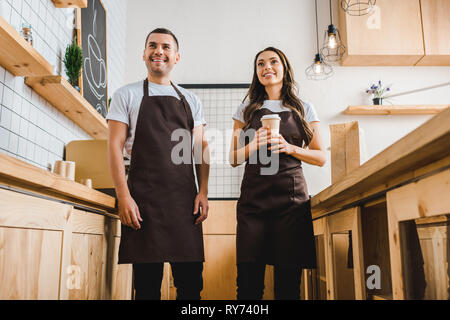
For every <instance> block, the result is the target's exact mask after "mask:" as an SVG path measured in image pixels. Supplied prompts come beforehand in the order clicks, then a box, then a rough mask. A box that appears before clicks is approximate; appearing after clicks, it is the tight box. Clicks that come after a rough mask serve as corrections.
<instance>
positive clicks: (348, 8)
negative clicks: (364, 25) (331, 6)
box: [341, 0, 377, 16]
mask: <svg viewBox="0 0 450 320" xmlns="http://www.w3.org/2000/svg"><path fill="white" fill-rule="evenodd" d="M376 2H377V0H341V7H342V9H344V11H345V12H347V14H348V15H351V16H364V15H366V14H369V13H370V12H372V9H373V6H374V5H375V3H376Z"/></svg>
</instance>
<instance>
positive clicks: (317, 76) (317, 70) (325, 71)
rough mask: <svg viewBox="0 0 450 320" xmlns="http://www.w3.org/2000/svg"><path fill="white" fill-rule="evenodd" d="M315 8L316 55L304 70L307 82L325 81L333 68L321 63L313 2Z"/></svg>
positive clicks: (317, 23) (317, 27)
mask: <svg viewBox="0 0 450 320" xmlns="http://www.w3.org/2000/svg"><path fill="white" fill-rule="evenodd" d="M315 8H316V40H317V51H318V52H317V54H316V57H315V58H314V63H313V64H312V65H310V66H309V67H308V68H306V70H305V73H306V77H307V78H308V80H326V79H328V78H329V77H331V76H332V75H333V74H334V71H333V68H332V67H331V66H330V65H328V64H326V63H325V61H323V58H322V55H321V54H320V52H319V50H320V49H319V48H320V47H319V22H318V17H317V0H315Z"/></svg>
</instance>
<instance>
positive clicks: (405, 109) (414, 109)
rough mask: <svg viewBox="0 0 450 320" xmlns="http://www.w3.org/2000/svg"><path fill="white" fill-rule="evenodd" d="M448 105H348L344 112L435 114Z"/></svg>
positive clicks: (365, 113) (449, 105) (355, 113)
mask: <svg viewBox="0 0 450 320" xmlns="http://www.w3.org/2000/svg"><path fill="white" fill-rule="evenodd" d="M448 107H450V104H443V105H419V106H414V105H409V106H407V105H405V106H374V105H371V106H369V105H368V106H349V107H348V108H347V110H345V111H344V114H350V115H391V114H395V115H405V114H409V115H414V114H437V113H439V112H441V111H443V110H445V109H447V108H448Z"/></svg>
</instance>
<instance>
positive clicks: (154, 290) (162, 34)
mask: <svg viewBox="0 0 450 320" xmlns="http://www.w3.org/2000/svg"><path fill="white" fill-rule="evenodd" d="M178 50H179V44H178V40H177V38H176V37H175V35H174V34H173V33H172V32H171V31H169V30H167V29H163V28H159V29H155V30H153V31H152V32H151V33H150V34H149V35H148V36H147V39H146V42H145V50H144V54H143V60H144V62H145V65H146V67H147V71H148V76H147V78H146V79H145V80H144V81H139V82H137V83H133V84H130V85H127V86H125V87H122V88H120V89H119V90H118V91H117V92H116V93H115V94H114V95H113V97H112V103H111V106H110V110H109V113H108V116H107V120H108V126H109V155H108V160H109V165H110V170H111V175H112V178H113V180H114V184H115V189H116V193H117V199H118V207H119V217H120V221H121V222H122V237H121V242H120V248H119V263H121V264H124V263H127V264H129V263H132V264H133V270H134V287H135V289H136V299H139V300H141V299H151V300H158V299H160V298H161V281H162V277H163V265H164V262H170V264H171V267H172V274H173V277H174V284H175V287H176V288H177V299H180V300H182V299H189V300H195V299H200V292H201V290H202V288H203V278H202V272H203V261H204V248H203V236H202V226H201V224H202V222H203V221H204V220H205V219H206V218H207V215H208V177H209V164H208V160H209V151H208V144H207V142H206V139H205V135H204V125H205V124H206V122H205V120H204V118H203V115H202V104H201V102H200V100H199V99H198V97H197V96H195V95H194V94H193V93H191V92H189V91H187V90H185V89H183V88H181V87H179V86H177V85H174V84H173V83H172V82H171V77H170V74H171V71H172V69H173V68H174V66H175V65H176V64H177V63H178V62H179V61H180V53H179V51H178ZM179 130H182V131H183V130H184V131H185V132H187V135H184V137H186V136H188V137H189V139H188V141H187V143H188V144H187V145H188V150H189V151H190V152H189V153H190V157H188V160H189V161H184V162H182V163H181V164H180V162H179V161H174V159H172V150H173V149H174V148H175V146H177V144H179V142H178V141H174V140H176V139H174V138H173V137H174V132H175V131H177V132H179ZM192 137H193V138H192ZM192 145H193V146H194V147H193V150H192V148H191V146H192ZM124 151H125V155H126V156H127V157H128V158H130V159H131V163H130V171H129V175H128V181H127V179H126V176H125V166H124V161H123V154H124ZM192 151H193V152H194V154H196V155H197V154H200V155H202V156H201V157H200V158H202V159H199V161H196V162H199V163H196V165H195V169H196V172H197V179H198V185H199V190H198V191H197V186H196V181H195V176H194V168H193V165H194V162H193V157H192V153H193V152H192ZM183 158H185V157H183ZM197 159H198V157H196V160H197Z"/></svg>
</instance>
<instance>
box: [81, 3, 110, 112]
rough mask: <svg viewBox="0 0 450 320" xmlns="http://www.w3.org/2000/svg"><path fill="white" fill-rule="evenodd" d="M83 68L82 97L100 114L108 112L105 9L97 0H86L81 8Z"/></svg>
mask: <svg viewBox="0 0 450 320" xmlns="http://www.w3.org/2000/svg"><path fill="white" fill-rule="evenodd" d="M80 38H81V39H79V40H78V41H79V42H80V40H81V43H80V45H81V48H82V49H83V65H82V66H83V67H82V77H81V78H82V81H81V88H82V91H81V92H82V94H83V96H84V98H85V99H86V100H87V101H88V102H89V103H90V104H91V105H92V106H93V107H94V108H95V109H96V110H97V111H98V112H99V113H100V114H101V115H102V116H103V117H106V115H107V113H108V85H107V82H108V77H107V63H106V62H107V60H106V53H107V52H106V11H105V8H104V7H103V4H102V2H101V0H88V6H87V8H83V9H81V37H80Z"/></svg>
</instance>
